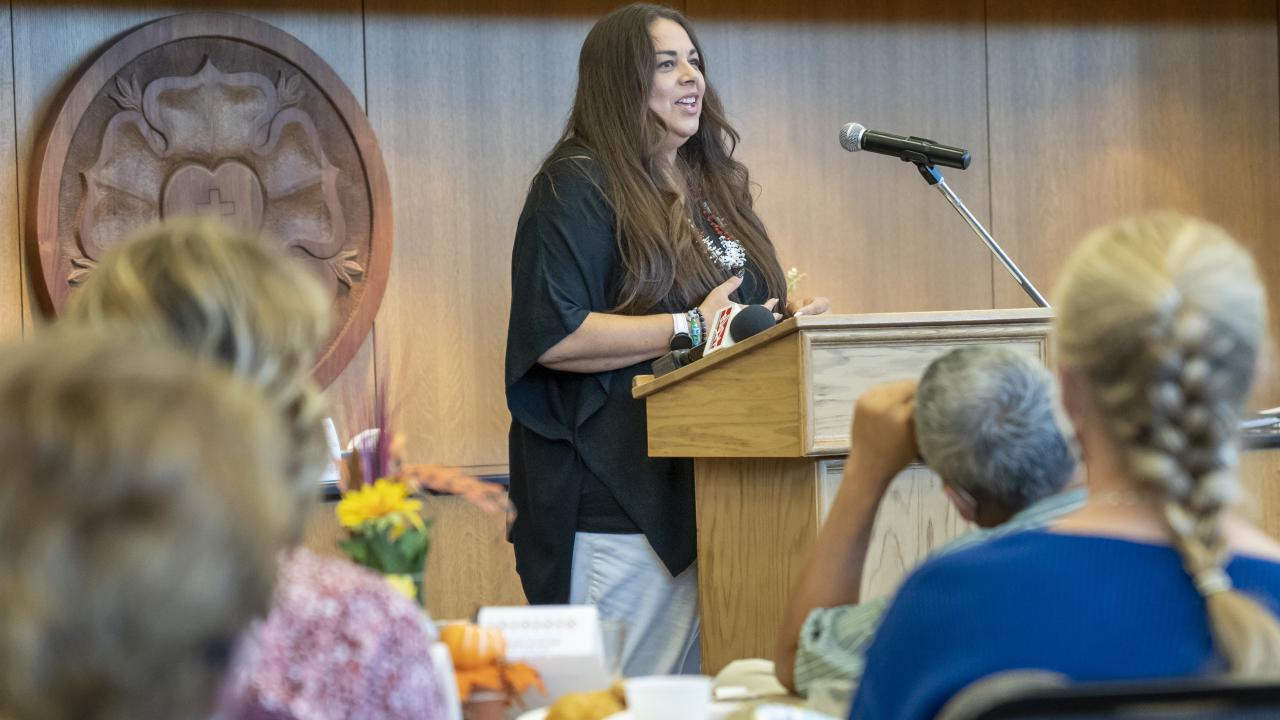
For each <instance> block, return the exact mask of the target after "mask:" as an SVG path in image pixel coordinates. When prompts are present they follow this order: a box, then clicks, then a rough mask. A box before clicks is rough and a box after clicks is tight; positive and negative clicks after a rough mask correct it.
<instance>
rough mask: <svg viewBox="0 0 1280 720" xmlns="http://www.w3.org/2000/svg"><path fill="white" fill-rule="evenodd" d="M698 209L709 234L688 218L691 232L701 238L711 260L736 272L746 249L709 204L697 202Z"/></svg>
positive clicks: (744, 259) (743, 263) (740, 266)
mask: <svg viewBox="0 0 1280 720" xmlns="http://www.w3.org/2000/svg"><path fill="white" fill-rule="evenodd" d="M698 210H699V211H700V212H701V213H702V219H703V221H704V222H705V223H706V224H707V226H708V227H710V228H711V234H710V235H709V234H707V233H706V232H705V231H704V230H703V228H699V227H698V224H697V223H696V222H694V219H693V218H689V225H690V226H691V227H692V228H693V233H694V234H695V235H697V236H698V237H699V238H701V240H702V248H703V249H704V250H705V251H706V253H707V256H708V257H710V258H711V261H712V262H714V263H715V264H717V265H719V266H720V267H722V268H724V269H725V270H729V271H730V272H737V271H738V270H741V269H742V268H743V267H745V266H746V264H747V251H746V250H745V249H743V247H742V243H740V242H738V239H737V238H735V237H734V236H733V235H730V234H729V231H728V230H726V229H725V227H724V219H723V218H721V217H720V216H719V215H716V214H715V213H714V212H712V211H711V205H710V203H708V202H707V201H706V200H703V201H701V202H699V203H698Z"/></svg>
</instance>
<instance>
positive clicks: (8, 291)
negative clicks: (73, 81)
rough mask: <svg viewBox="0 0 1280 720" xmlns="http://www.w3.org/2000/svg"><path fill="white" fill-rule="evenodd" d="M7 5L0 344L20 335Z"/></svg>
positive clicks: (0, 129)
mask: <svg viewBox="0 0 1280 720" xmlns="http://www.w3.org/2000/svg"><path fill="white" fill-rule="evenodd" d="M10 16H11V11H10V8H9V4H8V3H5V4H4V6H2V7H0V98H3V102H0V106H2V107H4V110H3V111H0V341H5V340H10V339H13V338H17V337H19V336H21V335H22V327H23V320H22V317H23V307H22V306H23V286H22V252H23V251H22V243H21V242H20V238H21V235H20V233H19V232H18V228H19V227H20V225H19V217H18V172H17V169H16V167H17V166H16V162H17V155H18V149H17V135H16V131H15V129H14V117H13V112H12V107H13V32H12V23H11V17H10Z"/></svg>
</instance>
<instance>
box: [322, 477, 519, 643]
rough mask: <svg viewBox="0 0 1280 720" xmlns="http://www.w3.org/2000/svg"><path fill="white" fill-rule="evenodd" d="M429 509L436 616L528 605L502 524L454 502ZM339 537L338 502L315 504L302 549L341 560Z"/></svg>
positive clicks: (438, 500) (430, 593) (431, 598)
mask: <svg viewBox="0 0 1280 720" xmlns="http://www.w3.org/2000/svg"><path fill="white" fill-rule="evenodd" d="M425 504H426V510H425V514H426V516H427V517H429V518H431V522H432V525H431V551H430V554H429V556H428V557H427V569H426V574H425V576H424V578H423V586H424V588H425V590H424V594H425V595H426V596H427V603H426V604H427V609H428V610H429V611H430V612H431V615H432V617H434V618H437V619H451V618H474V617H475V613H476V610H478V609H479V608H480V607H481V606H483V605H523V604H525V599H524V591H523V590H521V589H520V578H519V576H517V575H516V565H515V562H516V561H515V553H514V552H513V550H512V548H511V544H510V543H508V542H507V541H506V525H505V522H504V520H503V519H502V518H500V517H495V516H492V515H486V514H485V513H483V512H481V511H480V510H479V509H478V508H476V507H475V506H474V505H471V504H469V503H467V502H466V501H465V500H462V499H460V498H456V497H442V496H433V497H429V498H427V499H426V502H425ZM341 537H343V531H342V528H341V527H339V525H338V520H337V517H336V516H335V515H334V503H332V502H326V503H321V504H319V505H317V506H316V508H315V509H314V510H313V511H312V513H311V517H310V518H309V519H308V522H307V528H306V533H305V535H304V539H303V546H304V547H307V548H309V549H311V550H313V551H315V552H318V553H321V554H324V555H330V556H333V557H343V555H342V552H341V551H340V550H338V546H337V541H338V540H339V539H340V538H341Z"/></svg>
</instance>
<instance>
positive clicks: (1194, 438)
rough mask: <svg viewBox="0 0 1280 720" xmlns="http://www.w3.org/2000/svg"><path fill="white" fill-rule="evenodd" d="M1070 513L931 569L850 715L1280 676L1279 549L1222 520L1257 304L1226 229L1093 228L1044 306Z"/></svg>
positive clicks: (913, 714) (912, 593)
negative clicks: (1079, 485)
mask: <svg viewBox="0 0 1280 720" xmlns="http://www.w3.org/2000/svg"><path fill="white" fill-rule="evenodd" d="M1055 305H1056V312H1057V318H1056V320H1055V331H1056V333H1057V339H1058V348H1059V357H1058V360H1059V363H1060V366H1061V367H1060V371H1061V376H1062V386H1063V390H1062V392H1063V399H1064V405H1065V407H1066V410H1067V413H1068V414H1069V415H1070V416H1071V419H1072V421H1073V423H1074V424H1075V427H1076V429H1077V431H1078V433H1079V441H1080V445H1081V448H1082V450H1083V454H1084V460H1085V464H1086V467H1087V468H1088V478H1089V491H1090V495H1089V500H1088V502H1087V503H1086V504H1085V506H1084V508H1083V509H1081V510H1080V511H1078V512H1077V513H1075V514H1073V515H1069V516H1067V517H1066V518H1064V519H1063V520H1061V521H1059V522H1058V523H1056V524H1055V525H1053V526H1051V528H1050V529H1049V530H1047V531H1036V532H1026V533H1022V534H1019V535H1014V536H1011V537H1008V538H1005V539H1003V540H999V541H996V542H993V543H991V544H989V545H984V546H982V547H980V548H975V549H973V550H970V551H965V552H960V553H957V554H955V555H951V556H947V557H945V558H939V559H938V560H935V561H932V562H929V563H926V564H925V565H924V566H922V567H921V568H920V570H918V571H917V572H916V573H914V574H913V575H912V576H911V577H910V578H909V579H908V580H907V582H906V583H905V584H904V586H903V588H902V590H901V591H900V592H899V594H898V596H897V600H896V602H895V603H894V605H893V606H892V607H891V608H890V610H889V612H888V614H887V616H886V618H885V621H884V625H883V626H882V627H881V629H880V632H879V634H878V635H877V637H876V640H875V642H874V644H873V646H872V648H871V650H870V652H869V655H868V663H867V671H866V675H865V676H864V679H863V682H862V685H861V688H860V690H859V693H858V696H857V698H856V700H855V702H854V706H853V709H852V713H851V717H855V718H889V717H892V718H926V717H930V718H931V717H933V716H934V715H935V714H936V713H937V712H938V710H939V709H940V708H941V707H942V706H943V704H944V703H946V701H947V700H948V698H950V697H951V696H952V695H954V694H955V693H956V692H957V691H959V690H961V689H962V688H964V687H965V686H966V685H968V684H970V683H972V682H973V681H975V680H977V679H979V678H982V677H985V676H988V675H990V674H992V673H996V672H999V671H1002V670H1010V669H1024V668H1026V669H1044V670H1050V671H1054V672H1058V673H1061V674H1063V675H1065V676H1067V677H1068V678H1070V679H1071V680H1073V681H1077V682H1079V681H1101V680H1119V679H1137V678H1162V677H1177V676H1188V675H1198V674H1209V673H1230V674H1232V675H1236V676H1243V677H1254V676H1263V675H1272V676H1274V675H1277V674H1280V626H1278V625H1277V621H1276V612H1277V604H1278V599H1280V545H1277V543H1276V542H1275V541H1273V540H1272V539H1271V538H1269V537H1267V536H1265V535H1264V534H1263V533H1261V532H1260V531H1259V530H1257V529H1256V528H1254V527H1253V526H1252V525H1250V524H1249V523H1248V522H1246V521H1245V520H1243V519H1242V518H1240V517H1239V516H1238V515H1236V514H1235V513H1234V512H1232V511H1231V505H1232V503H1233V502H1234V501H1235V500H1236V498H1237V497H1238V495H1239V492H1240V489H1239V480H1238V477H1237V472H1236V467H1237V453H1238V450H1237V426H1238V424H1239V420H1240V417H1241V414H1242V411H1243V405H1244V402H1245V399H1246V397H1247V396H1248V394H1249V389H1250V386H1251V384H1252V381H1253V376H1254V372H1255V369H1256V367H1257V364H1258V359H1259V358H1258V356H1259V351H1260V349H1261V348H1263V347H1264V346H1265V344H1266V339H1265V338H1266V332H1265V327H1266V311H1265V308H1266V298H1265V292H1264V290H1263V287H1262V284H1261V282H1260V281H1259V279H1258V276H1257V271H1256V269H1255V267H1254V263H1253V260H1252V259H1251V258H1250V256H1249V254H1248V253H1247V252H1245V251H1244V250H1243V249H1242V248H1241V247H1240V246H1239V245H1237V244H1236V243H1235V242H1234V241H1233V240H1232V239H1231V238H1230V237H1229V236H1228V235H1227V234H1226V233H1225V232H1224V231H1223V230H1222V229H1221V228H1219V227H1217V226H1216V225H1212V224H1210V223H1207V222H1204V221H1200V220H1194V219H1191V218H1186V217H1182V216H1179V215H1174V214H1168V213H1157V214H1150V215H1145V216H1141V217H1137V218H1134V219H1130V220H1126V221H1123V222H1120V223H1117V224H1115V225H1111V226H1109V227H1106V228H1103V229H1101V230H1098V231H1096V232H1094V233H1092V234H1091V235H1089V236H1088V237H1087V238H1085V240H1084V242H1083V243H1082V245H1081V246H1080V247H1079V248H1078V249H1077V250H1076V252H1075V253H1074V254H1073V255H1072V257H1071V259H1070V261H1069V262H1068V264H1067V266H1066V268H1065V269H1064V271H1063V275H1062V278H1061V280H1060V283H1059V287H1058V289H1057V302H1056V303H1055Z"/></svg>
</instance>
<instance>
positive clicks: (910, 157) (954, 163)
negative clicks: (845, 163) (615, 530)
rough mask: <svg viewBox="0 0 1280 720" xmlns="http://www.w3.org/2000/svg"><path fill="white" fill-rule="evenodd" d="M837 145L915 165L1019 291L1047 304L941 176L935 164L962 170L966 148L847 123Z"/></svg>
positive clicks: (966, 164)
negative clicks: (977, 238) (984, 246)
mask: <svg viewBox="0 0 1280 720" xmlns="http://www.w3.org/2000/svg"><path fill="white" fill-rule="evenodd" d="M840 145H841V146H842V147H844V149H845V150H848V151H849V152H857V151H859V150H866V151H868V152H873V153H879V154H881V155H892V156H894V157H897V158H899V159H901V160H903V161H904V162H909V163H913V164H914V165H915V166H916V170H918V171H919V172H920V177H922V178H924V181H925V182H926V183H928V184H930V185H932V186H934V187H936V188H938V192H940V193H942V196H943V197H945V198H946V199H947V202H949V203H951V207H953V208H955V209H956V212H958V213H960V216H961V217H963V218H964V221H965V222H966V223H968V224H969V227H970V229H972V230H973V232H974V233H976V234H977V235H978V237H979V238H982V242H984V243H986V245H987V248H988V249H990V250H991V252H992V254H994V255H995V256H996V259H998V260H999V261H1000V263H1001V264H1002V265H1004V268H1005V270H1008V271H1009V274H1010V275H1012V276H1013V279H1014V280H1015V281H1017V283H1018V284H1019V285H1021V286H1022V290H1023V291H1024V292H1026V293H1027V296H1028V297H1030V298H1031V300H1032V301H1033V302H1035V304H1036V305H1039V306H1040V307H1042V308H1047V307H1049V301H1048V300H1045V299H1044V296H1043V295H1041V294H1040V291H1039V290H1037V289H1036V286H1035V285H1032V284H1031V281H1030V280H1029V279H1027V276H1026V275H1024V274H1023V272H1022V270H1020V269H1019V268H1018V265H1017V263H1015V262H1014V261H1013V258H1011V257H1009V256H1008V255H1007V254H1006V253H1005V251H1004V248H1001V247H1000V244H999V243H997V242H996V239H995V238H993V237H991V233H989V232H987V229H986V228H984V227H982V223H980V222H978V218H976V217H974V216H973V213H972V212H969V208H967V207H965V204H964V201H962V200H961V199H960V196H958V195H956V194H955V192H953V191H952V190H951V187H950V186H948V185H947V181H946V180H945V179H944V178H943V177H942V171H940V170H938V168H937V167H936V166H937V165H941V166H943V167H952V168H958V169H960V170H964V169H965V168H967V167H969V151H968V150H962V149H960V148H957V147H950V146H948V145H939V144H938V143H935V142H934V141H932V140H925V139H924V138H917V137H902V136H901V135H892V134H890V133H884V132H878V131H876V130H868V129H866V128H865V127H863V126H861V125H859V124H858V123H847V124H846V125H845V126H844V127H843V128H841V129H840Z"/></svg>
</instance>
